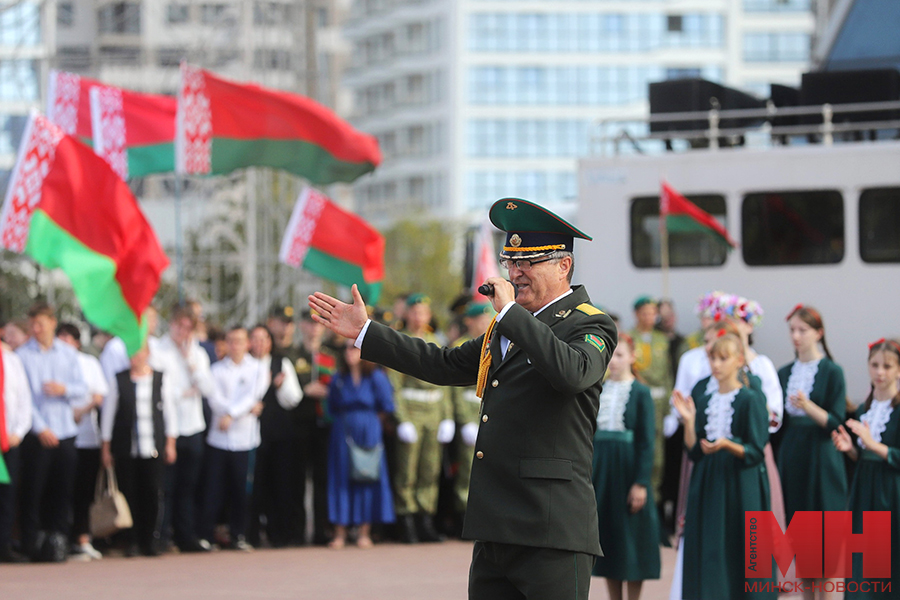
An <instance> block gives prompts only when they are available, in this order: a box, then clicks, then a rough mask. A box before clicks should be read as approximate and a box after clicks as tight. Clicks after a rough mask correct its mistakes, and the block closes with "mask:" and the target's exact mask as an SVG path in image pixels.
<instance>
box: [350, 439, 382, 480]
mask: <svg viewBox="0 0 900 600" xmlns="http://www.w3.org/2000/svg"><path fill="white" fill-rule="evenodd" d="M347 447H348V448H350V481H352V482H354V483H375V482H377V481H379V480H380V479H381V460H382V458H383V457H384V445H382V444H381V442H379V443H377V444H376V445H375V446H374V447H372V448H363V447H361V446H359V445H358V444H357V443H356V442H354V441H353V438H351V437H350V436H349V435H348V436H347Z"/></svg>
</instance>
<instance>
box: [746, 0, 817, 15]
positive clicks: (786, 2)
mask: <svg viewBox="0 0 900 600" xmlns="http://www.w3.org/2000/svg"><path fill="white" fill-rule="evenodd" d="M744 10H746V11H747V12H809V11H810V10H812V5H811V2H810V0H744Z"/></svg>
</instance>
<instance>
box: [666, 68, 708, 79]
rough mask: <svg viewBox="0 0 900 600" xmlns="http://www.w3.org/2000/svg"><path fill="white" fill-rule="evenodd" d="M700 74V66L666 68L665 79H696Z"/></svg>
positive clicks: (701, 71) (701, 73) (701, 70)
mask: <svg viewBox="0 0 900 600" xmlns="http://www.w3.org/2000/svg"><path fill="white" fill-rule="evenodd" d="M702 76H703V69H702V68H701V67H695V68H686V67H679V68H674V69H666V79H697V78H699V77H702Z"/></svg>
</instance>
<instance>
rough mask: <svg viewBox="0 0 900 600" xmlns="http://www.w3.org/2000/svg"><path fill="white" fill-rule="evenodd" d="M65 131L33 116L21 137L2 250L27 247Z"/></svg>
mask: <svg viewBox="0 0 900 600" xmlns="http://www.w3.org/2000/svg"><path fill="white" fill-rule="evenodd" d="M64 135H65V134H64V133H63V131H62V130H61V129H60V128H59V127H57V126H56V125H54V124H53V123H51V122H50V121H48V120H47V119H46V118H45V117H42V116H39V115H32V117H31V120H29V122H28V125H27V126H26V128H25V135H24V136H23V137H22V145H21V146H20V147H19V158H18V160H17V161H16V166H15V168H14V169H13V172H12V177H11V178H10V181H9V187H8V188H7V190H6V201H5V202H4V203H3V211H2V212H0V246H2V247H3V248H6V249H7V250H11V251H12V252H18V253H20V254H21V253H22V252H24V251H25V246H26V244H27V243H28V229H29V227H30V226H31V215H32V214H34V209H35V208H36V207H37V205H38V203H40V201H41V191H42V187H43V185H44V179H46V177H47V173H49V172H50V168H51V167H52V166H53V160H54V158H55V157H56V147H57V145H59V142H60V141H61V140H62V139H63V136H64Z"/></svg>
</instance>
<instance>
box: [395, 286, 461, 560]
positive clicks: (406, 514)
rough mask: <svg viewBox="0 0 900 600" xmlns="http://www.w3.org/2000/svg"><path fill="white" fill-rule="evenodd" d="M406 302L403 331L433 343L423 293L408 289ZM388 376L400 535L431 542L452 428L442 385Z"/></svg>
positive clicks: (428, 307) (411, 540) (428, 308)
mask: <svg viewBox="0 0 900 600" xmlns="http://www.w3.org/2000/svg"><path fill="white" fill-rule="evenodd" d="M406 305H407V308H406V315H405V317H406V319H405V320H406V331H405V333H406V334H408V335H410V336H412V337H417V338H421V339H423V340H425V341H426V342H431V343H435V344H439V342H438V339H437V338H436V337H435V335H434V333H433V332H432V331H431V328H430V327H429V326H428V323H429V322H430V321H431V301H430V300H429V298H428V297H427V296H425V295H424V294H413V295H411V296H410V297H409V298H408V299H407V301H406ZM390 378H391V383H392V384H393V386H394V416H395V417H396V418H397V422H398V423H399V425H398V426H397V442H398V443H397V450H396V468H395V473H394V488H395V490H396V493H397V502H396V506H395V509H396V513H397V519H398V521H399V523H400V528H401V539H402V541H404V542H406V543H410V544H412V543H416V542H418V541H420V540H421V541H423V542H437V541H440V540H441V539H442V538H441V536H440V535H439V534H438V533H437V532H436V531H435V529H434V524H433V516H434V514H435V513H436V512H437V500H438V481H439V479H440V475H441V456H442V453H443V449H442V448H441V444H446V443H448V442H450V441H451V440H452V439H453V434H454V433H455V429H456V428H455V425H454V423H453V406H452V404H451V402H450V396H449V394H448V392H447V390H446V388H442V387H440V386H437V385H434V384H431V383H426V382H424V381H421V380H419V379H416V378H415V377H411V376H409V375H404V374H401V373H398V372H395V371H392V372H391V373H390ZM416 521H418V523H416ZM417 525H418V527H417Z"/></svg>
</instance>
